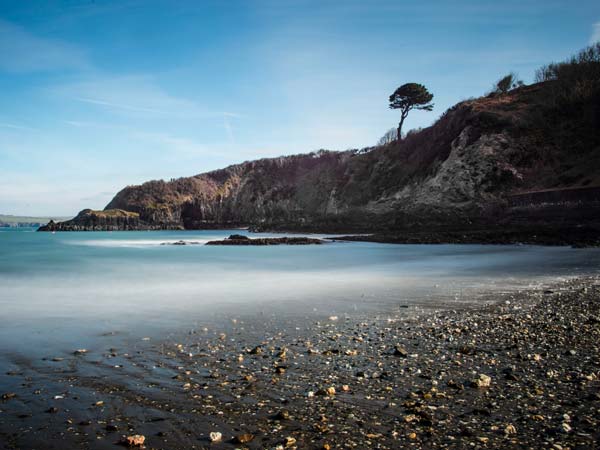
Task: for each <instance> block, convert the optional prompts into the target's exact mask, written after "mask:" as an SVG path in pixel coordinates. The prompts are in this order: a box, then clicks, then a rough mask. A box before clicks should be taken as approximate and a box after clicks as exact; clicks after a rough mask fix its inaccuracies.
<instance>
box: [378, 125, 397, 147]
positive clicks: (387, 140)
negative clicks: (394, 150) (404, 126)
mask: <svg viewBox="0 0 600 450" xmlns="http://www.w3.org/2000/svg"><path fill="white" fill-rule="evenodd" d="M397 133H398V131H397V130H396V128H390V129H389V130H387V131H386V132H385V134H384V135H383V136H381V139H379V141H378V142H377V145H386V144H391V143H392V142H394V141H395V140H396V139H397V138H398V134H397Z"/></svg>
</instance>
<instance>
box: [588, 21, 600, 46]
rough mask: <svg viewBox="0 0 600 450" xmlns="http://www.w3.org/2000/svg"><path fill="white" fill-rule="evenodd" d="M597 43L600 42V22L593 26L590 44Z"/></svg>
mask: <svg viewBox="0 0 600 450" xmlns="http://www.w3.org/2000/svg"><path fill="white" fill-rule="evenodd" d="M596 42H600V22H596V23H595V24H593V25H592V35H591V37H590V44H595V43H596Z"/></svg>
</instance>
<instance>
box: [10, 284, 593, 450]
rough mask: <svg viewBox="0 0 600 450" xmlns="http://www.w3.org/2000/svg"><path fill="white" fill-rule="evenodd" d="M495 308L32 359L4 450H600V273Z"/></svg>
mask: <svg viewBox="0 0 600 450" xmlns="http://www.w3.org/2000/svg"><path fill="white" fill-rule="evenodd" d="M489 300H490V301H493V304H488V305H487V306H482V307H465V308H460V309H456V310H450V309H445V308H440V309H434V310H428V311H423V310H420V311H413V310H411V309H398V310H397V311H396V312H389V313H383V314H380V315H368V316H362V317H335V316H331V317H327V316H324V317H320V318H319V317H317V318H315V317H309V316H307V317H304V318H298V317H289V318H285V317H279V318H274V317H261V318H251V317H249V318H244V317H231V318H230V320H229V321H227V322H225V323H223V324H221V325H218V326H217V325H215V326H213V327H207V328H203V329H198V330H193V331H190V332H189V333H187V334H183V333H181V334H180V335H175V336H173V337H171V338H169V339H167V340H165V341H162V342H157V343H153V342H152V341H146V340H144V341H143V342H140V343H136V344H134V345H131V346H130V347H129V348H121V349H118V348H107V349H106V350H105V351H101V352H91V351H90V352H86V351H85V350H83V349H79V350H77V351H75V352H74V354H73V355H72V356H71V357H70V358H49V359H48V360H46V361H43V362H41V363H36V362H28V363H22V365H21V368H20V369H19V370H15V371H14V372H12V373H10V374H9V376H10V377H11V379H13V380H14V383H13V384H12V385H11V386H14V390H11V391H5V392H0V395H1V396H2V400H1V401H0V410H1V412H0V448H2V449H9V448H10V449H12V448H40V447H43V448H47V449H52V448H56V449H59V448H60V449H70V448H82V447H85V448H115V447H114V445H115V444H118V443H120V442H125V445H135V444H136V443H138V444H139V443H140V442H142V441H143V442H144V444H143V445H145V446H146V447H147V448H155V449H192V448H197V449H200V448H211V449H212V448H253V449H258V448H316V449H318V448H323V449H334V448H357V449H364V448H381V449H392V448H482V449H484V448H553V449H557V450H560V449H567V448H572V449H574V448H596V446H597V442H598V441H599V440H600V431H599V430H600V428H599V425H600V381H599V377H600V352H599V350H600V278H599V277H590V278H583V279H574V280H571V281H566V282H563V283H560V284H557V285H556V286H553V287H551V288H545V289H532V290H527V291H522V292H518V293H512V294H502V295H494V296H493V298H490V299H489ZM486 303H487V302H486ZM142 436H143V437H144V439H141V437H142ZM127 438H130V439H129V441H127ZM127 442H129V444H127Z"/></svg>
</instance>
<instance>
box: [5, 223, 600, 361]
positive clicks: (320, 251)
mask: <svg viewBox="0 0 600 450" xmlns="http://www.w3.org/2000/svg"><path fill="white" fill-rule="evenodd" d="M232 232H236V231H188V232H179V231H155V232H96V233H57V234H50V233H36V232H35V231H34V230H31V229H19V230H10V229H2V230H1V231H0V360H1V359H2V355H3V356H4V357H6V356H10V357H11V358H14V357H17V356H18V355H27V356H28V357H37V356H48V355H52V354H55V353H57V352H64V351H72V350H73V349H76V348H82V347H86V348H93V347H94V345H95V342H96V340H97V339H98V338H99V336H103V335H104V336H106V335H107V334H111V335H115V336H119V335H126V336H135V337H139V336H156V335H157V334H158V335H160V334H161V333H168V332H171V331H175V330H185V329H188V328H189V329H192V328H194V327H197V326H200V325H201V324H206V323H211V322H212V321H216V320H222V319H223V318H236V317H238V316H243V315H245V314H263V315H265V314H266V315H269V316H270V317H273V316H277V315H301V316H315V317H326V316H328V315H331V314H335V315H337V316H340V317H343V316H344V315H353V314H354V315H356V314H365V315H366V314H385V313H389V312H390V311H407V312H408V311H409V310H411V309H412V310H414V308H416V307H427V306H429V305H440V304H441V305H455V304H456V303H463V302H475V303H476V302H481V301H483V297H482V296H481V293H484V292H489V291H508V290H511V289H515V288H520V287H525V286H530V285H538V284H541V283H551V282H553V281H555V280H558V279H561V278H564V277H570V276H574V275H581V274H590V273H598V270H599V269H600V250H599V249H571V248H567V247H562V248H552V247H534V246H480V245H386V244H373V243H358V242H352V243H350V242H335V243H330V244H327V245H322V246H272V247H219V246H217V247H213V246H204V245H186V246H172V245H161V244H163V243H172V242H175V241H178V240H185V241H196V242H200V243H204V242H206V241H208V240H211V239H218V238H223V237H226V236H228V235H229V234H231V233H232ZM266 235H268V234H261V236H266ZM257 236H258V235H257ZM407 305H408V306H409V308H405V307H406V306H407Z"/></svg>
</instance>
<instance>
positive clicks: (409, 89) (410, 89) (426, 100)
mask: <svg viewBox="0 0 600 450" xmlns="http://www.w3.org/2000/svg"><path fill="white" fill-rule="evenodd" d="M431 100H433V94H432V93H430V92H429V91H428V90H427V88H426V87H425V86H423V85H422V84H419V83H406V84H403V85H402V86H400V87H399V88H398V89H396V90H395V91H394V93H393V94H392V95H390V109H399V110H400V113H401V115H400V123H399V124H398V140H401V139H402V124H403V123H404V119H406V116H408V113H409V112H410V111H411V110H413V109H421V110H424V111H431V110H432V109H433V103H431Z"/></svg>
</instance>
